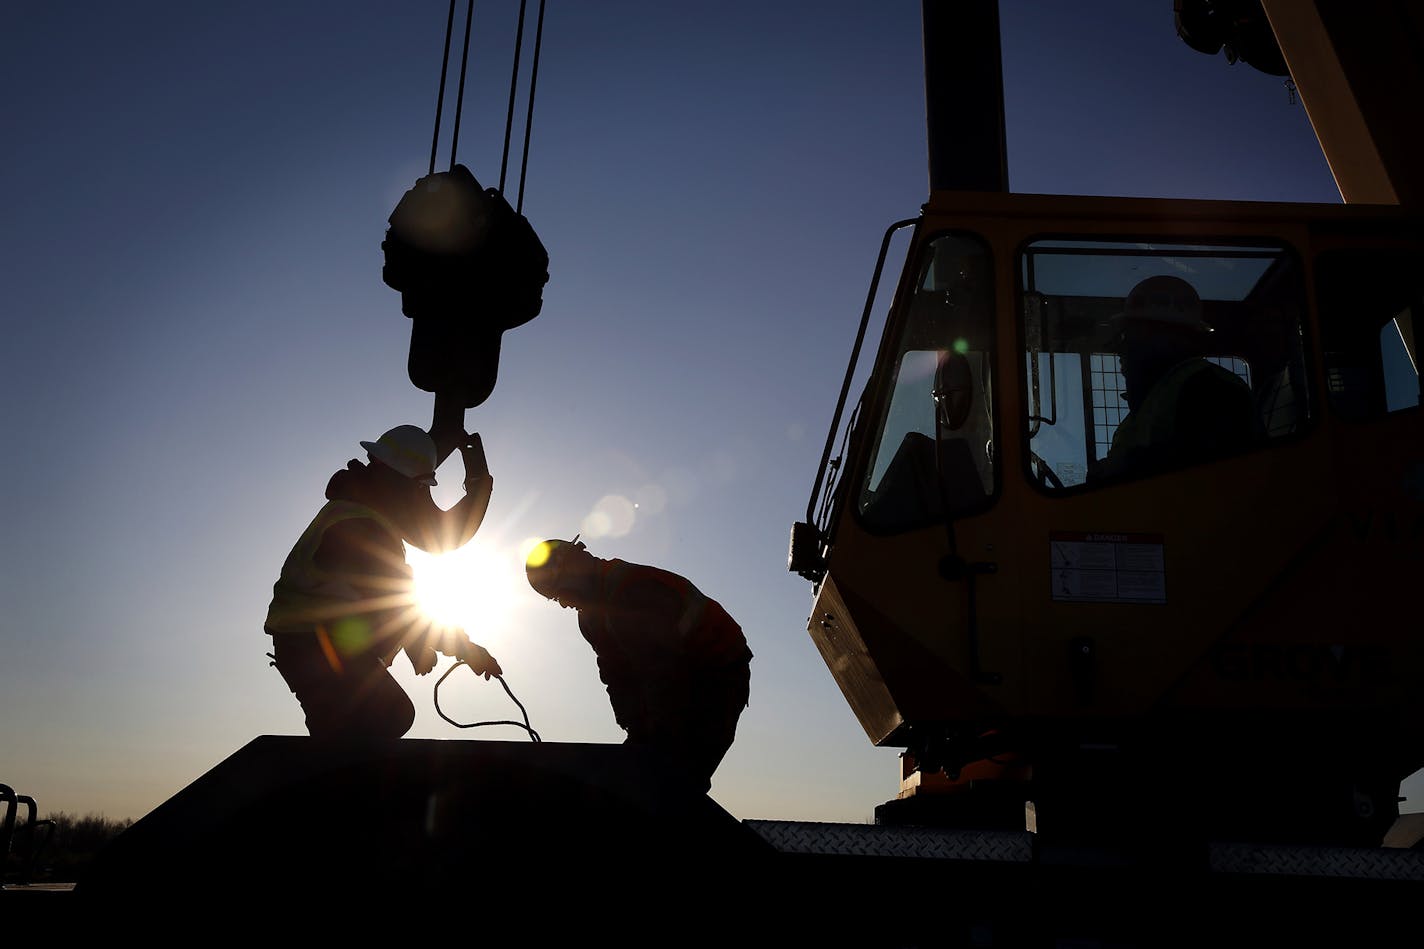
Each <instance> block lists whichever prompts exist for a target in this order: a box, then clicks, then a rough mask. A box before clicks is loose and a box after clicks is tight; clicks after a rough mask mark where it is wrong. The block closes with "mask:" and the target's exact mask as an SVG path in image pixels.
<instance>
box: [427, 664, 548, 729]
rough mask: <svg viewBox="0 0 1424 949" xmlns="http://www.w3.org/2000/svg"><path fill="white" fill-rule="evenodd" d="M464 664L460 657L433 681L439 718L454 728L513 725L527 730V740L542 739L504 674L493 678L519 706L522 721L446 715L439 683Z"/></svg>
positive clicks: (436, 710) (436, 711)
mask: <svg viewBox="0 0 1424 949" xmlns="http://www.w3.org/2000/svg"><path fill="white" fill-rule="evenodd" d="M466 665H469V663H467V662H465V661H464V660H463V659H461V660H460V661H459V662H457V663H455V664H454V665H453V666H451V667H450V668H449V669H446V670H445V674H444V675H442V676H441V677H440V678H439V679H438V680H437V681H436V683H435V713H436V714H437V715H439V716H440V717H441V718H443V719H445V721H447V722H449V723H450V724H451V725H454V726H455V727H456V728H482V727H484V726H486V725H513V726H514V727H515V728H522V729H524V730H525V731H526V732H528V733H529V740H530V741H535V742H539V741H543V740H544V739H542V738H540V737H539V733H538V732H536V731H535V730H534V729H533V727H531V726H530V724H529V712H528V711H527V710H526V709H525V708H524V703H523V702H521V701H519V699H517V698H515V697H514V691H513V690H512V689H510V687H509V683H508V682H505V681H504V676H495V678H496V679H498V680H499V684H500V685H502V686H504V691H505V693H506V694H508V696H509V698H510V699H511V700H512V701H513V702H514V704H515V705H518V706H519V711H520V714H522V715H523V716H524V721H523V722H515V721H510V720H508V719H504V720H501V721H490V722H457V721H455V720H454V719H453V718H451V717H450V716H448V715H446V714H445V712H444V710H442V709H441V708H440V685H441V683H443V682H444V681H445V680H446V679H448V678H450V673H452V672H454V671H455V670H456V669H458V668H460V667H461V666H466ZM472 668H473V667H472Z"/></svg>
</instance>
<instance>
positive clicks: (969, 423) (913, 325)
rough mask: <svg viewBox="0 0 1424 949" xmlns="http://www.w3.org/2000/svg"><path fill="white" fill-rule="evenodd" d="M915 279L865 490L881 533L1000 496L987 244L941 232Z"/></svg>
mask: <svg viewBox="0 0 1424 949" xmlns="http://www.w3.org/2000/svg"><path fill="white" fill-rule="evenodd" d="M918 274H919V277H918V279H917V281H916V283H915V286H914V290H913V293H912V295H911V296H910V298H909V300H908V301H907V302H906V303H905V304H904V306H905V308H906V310H907V311H908V312H907V313H906V316H905V318H904V319H903V320H902V321H901V323H900V330H899V335H898V337H897V338H896V339H894V340H893V341H892V343H891V345H893V346H894V356H893V361H892V363H891V370H890V376H891V380H892V381H891V390H890V394H889V398H888V399H886V401H885V403H884V405H885V407H884V409H883V413H882V415H881V417H880V419H879V422H878V427H877V429H876V431H877V435H876V438H875V442H874V446H873V450H872V451H873V453H872V456H871V460H870V464H869V465H868V466H867V468H866V477H865V480H864V482H863V484H862V486H861V491H860V512H861V515H862V517H863V519H864V521H865V523H866V524H867V525H868V526H870V527H872V528H874V529H878V530H881V531H901V530H909V529H912V528H916V527H922V526H925V525H928V524H933V523H939V522H942V521H943V519H944V518H945V516H946V514H948V515H949V516H955V515H960V514H964V513H967V512H970V511H973V510H975V509H980V508H983V507H985V506H987V504H988V501H989V498H990V496H991V495H992V494H993V492H994V423H993V418H994V416H993V385H992V381H993V380H992V346H991V340H992V338H993V332H992V321H991V314H992V312H993V298H992V270H991V267H990V258H989V251H988V248H987V246H986V245H985V244H984V243H983V241H982V240H980V239H979V238H978V237H975V236H973V235H968V234H946V235H942V236H940V237H937V238H935V239H934V240H933V241H931V242H930V244H929V246H928V247H927V248H926V251H925V253H924V256H923V259H922V260H921V261H920V263H919V270H918Z"/></svg>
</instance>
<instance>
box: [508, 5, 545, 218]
mask: <svg viewBox="0 0 1424 949" xmlns="http://www.w3.org/2000/svg"><path fill="white" fill-rule="evenodd" d="M544 3H545V0H539V19H538V22H537V24H536V25H535V27H534V62H533V64H532V66H531V68H530V71H529V112H528V113H527V114H526V115H525V117H524V155H523V157H522V158H521V159H520V161H519V200H518V201H517V202H516V203H515V205H514V211H515V213H516V214H523V213H524V176H525V174H526V173H527V172H528V170H529V138H530V133H531V130H532V129H533V127H534V90H535V89H536V88H538V85H539V51H540V49H542V48H543V44H544Z"/></svg>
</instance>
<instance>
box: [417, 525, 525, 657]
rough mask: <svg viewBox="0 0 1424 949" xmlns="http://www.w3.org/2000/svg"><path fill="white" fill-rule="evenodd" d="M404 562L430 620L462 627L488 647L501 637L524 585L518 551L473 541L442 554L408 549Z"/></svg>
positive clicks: (522, 566) (420, 604) (522, 567)
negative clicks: (407, 565) (413, 578)
mask: <svg viewBox="0 0 1424 949" xmlns="http://www.w3.org/2000/svg"><path fill="white" fill-rule="evenodd" d="M406 562H407V563H409V564H410V567H411V570H412V571H413V572H414V574H415V597H416V603H417V604H418V605H419V606H420V608H421V610H423V611H424V612H425V614H426V615H427V616H429V617H430V618H431V619H432V620H434V621H435V622H437V623H443V624H448V625H452V626H459V627H462V628H463V629H464V630H465V631H466V633H468V634H469V636H470V637H471V638H472V639H474V640H475V641H476V642H478V643H481V644H483V645H486V646H488V645H489V643H490V642H493V641H497V640H498V639H499V638H500V637H501V636H502V635H503V633H504V630H505V629H506V627H507V626H508V624H509V620H510V618H511V616H512V615H513V612H514V606H515V603H516V602H517V597H518V595H519V594H520V592H521V586H522V585H523V584H524V583H525V579H524V561H523V559H522V557H521V556H520V552H519V551H518V550H513V549H498V548H496V547H494V546H492V545H490V544H485V543H481V542H480V541H479V540H478V539H476V540H472V541H470V542H469V543H468V544H466V545H465V546H463V547H461V548H459V549H458V550H452V551H450V552H449V553H444V554H430V553H426V552H425V551H423V550H421V549H419V548H417V547H407V548H406Z"/></svg>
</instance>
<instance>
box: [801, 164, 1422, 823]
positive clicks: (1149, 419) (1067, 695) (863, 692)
mask: <svg viewBox="0 0 1424 949" xmlns="http://www.w3.org/2000/svg"><path fill="white" fill-rule="evenodd" d="M1184 288H1185V289H1184ZM1421 307H1424V230H1421V229H1420V227H1419V220H1418V219H1417V218H1415V217H1412V216H1410V215H1409V214H1408V213H1407V212H1405V211H1402V210H1400V209H1399V208H1390V207H1361V206H1358V205H1350V206H1335V205H1276V204H1260V203H1225V202H1196V201H1174V200H1157V199H1152V200H1147V199H1106V198H1096V197H1060V196H1040V195H1023V194H1010V193H964V192H936V193H935V194H934V195H933V196H932V197H931V200H930V201H929V202H928V203H927V204H926V205H925V207H924V209H923V213H922V215H921V217H920V218H919V219H918V221H917V222H916V223H915V226H914V231H913V237H912V239H911V247H910V250H909V255H908V257H907V263H906V268H905V271H904V273H903V275H902V276H901V278H900V281H899V284H898V286H897V288H896V291H895V293H894V298H893V303H892V306H891V310H890V313H889V315H888V317H887V320H886V323H885V327H884V331H883V334H882V336H881V339H880V344H879V350H878V352H877V354H876V356H875V361H874V364H873V368H872V370H871V374H870V377H869V382H868V384H867V386H866V388H865V390H864V392H863V394H862V395H861V397H860V399H859V402H858V404H857V405H856V406H855V409H854V411H853V412H852V415H851V421H850V423H849V426H848V432H847V435H846V442H845V449H844V452H843V457H841V458H838V459H836V460H835V461H833V462H831V464H830V465H829V466H828V470H829V471H830V473H831V474H832V476H833V480H832V481H830V482H828V483H827V485H826V489H825V496H824V497H820V496H819V495H820V482H819V481H818V487H817V492H816V493H817V495H818V496H816V497H813V498H812V503H811V506H810V508H809V509H808V513H810V512H812V511H814V510H815V509H816V507H817V504H818V501H820V502H822V503H821V514H820V515H819V517H817V519H816V521H815V523H814V525H809V524H808V525H800V526H799V528H798V531H797V532H795V533H794V534H793V537H794V538H795V541H794V542H793V549H792V564H791V566H792V569H793V570H797V571H798V572H801V573H802V574H803V575H806V576H807V577H808V578H810V579H812V580H813V581H814V582H815V600H814V606H813V609H812V612H811V615H810V618H809V623H808V629H809V632H810V634H811V637H812V639H813V640H814V642H815V644H816V646H817V648H818V650H819V651H820V653H821V655H822V657H823V658H824V659H825V662H826V664H827V666H828V668H829V669H830V671H831V673H832V675H833V676H834V677H835V679H836V681H837V683H838V684H839V685H840V687H841V689H842V691H843V693H844V694H845V697H846V699H847V700H848V702H849V704H850V705H851V707H852V709H853V710H854V712H855V714H856V716H857V718H858V719H859V721H860V723H861V725H862V727H863V728H864V729H865V732H866V734H867V736H868V737H869V738H870V740H871V741H872V742H874V743H876V744H878V745H885V746H892V747H903V748H905V749H906V756H905V762H906V764H905V772H904V774H903V776H902V777H903V781H902V790H901V793H900V796H899V798H897V800H896V801H892V802H888V803H887V805H885V806H884V807H883V808H882V811H883V812H884V813H883V814H881V816H882V818H890V819H893V816H894V815H895V814H908V815H910V816H909V817H908V818H907V819H911V820H914V821H922V820H929V821H931V822H933V821H935V820H936V819H937V815H951V817H950V818H949V820H951V821H952V820H964V819H967V818H968V817H972V815H973V813H974V811H975V805H973V804H968V805H966V804H965V803H964V802H966V801H970V800H972V797H971V795H970V794H969V793H968V792H969V790H970V788H969V787H968V786H969V785H974V784H976V783H977V784H979V785H981V786H989V785H990V784H991V783H992V782H988V781H983V780H978V781H965V780H963V777H962V776H963V775H965V774H971V775H973V774H982V772H976V771H975V770H974V769H975V767H976V765H975V764H974V763H975V762H978V763H979V764H980V765H982V764H983V762H985V761H990V762H995V763H998V764H1000V765H1002V764H1004V763H1005V762H1006V761H1012V763H1013V767H1012V768H1011V769H1009V770H1010V771H1012V773H1013V774H1014V775H1015V776H1017V777H1019V778H1023V779H1025V780H1022V781H1017V782H1014V786H1015V787H1016V788H1017V789H1018V790H1016V791H1014V792H1013V793H1012V794H1011V795H1010V797H1011V806H1010V808H1009V813H1013V809H1014V807H1015V806H1017V808H1018V810H1017V813H1018V814H1022V813H1023V807H1022V805H1023V803H1024V802H1029V801H1032V802H1034V804H1035V807H1036V812H1037V815H1038V818H1039V820H1040V821H1042V820H1044V819H1050V820H1051V816H1052V815H1053V814H1054V813H1069V812H1073V813H1082V812H1083V808H1082V807H1081V805H1082V804H1083V803H1084V801H1085V800H1088V799H1092V800H1094V801H1097V802H1100V803H1099V805H1098V810H1099V811H1102V810H1103V809H1104V808H1107V809H1114V813H1128V814H1132V813H1138V814H1139V815H1140V811H1134V809H1133V807H1132V806H1131V805H1130V802H1133V801H1141V800H1143V799H1150V800H1153V801H1154V802H1156V803H1154V805H1153V806H1154V807H1157V806H1169V807H1171V808H1173V809H1174V810H1176V811H1179V812H1181V813H1191V814H1192V815H1194V817H1193V820H1194V821H1196V822H1197V823H1198V824H1199V825H1200V828H1201V829H1202V830H1203V831H1204V832H1207V833H1211V834H1215V835H1217V836H1223V835H1224V836H1230V835H1232V834H1233V833H1243V834H1244V833H1250V834H1252V835H1253V836H1256V837H1261V836H1263V835H1264V836H1266V837H1273V836H1274V837H1278V838H1280V839H1292V840H1306V839H1309V840H1319V841H1323V842H1334V843H1378V840H1379V837H1380V835H1381V834H1383V832H1384V830H1385V829H1387V827H1388V826H1389V822H1390V821H1392V820H1393V816H1394V814H1395V813H1397V803H1396V801H1397V798H1396V796H1397V793H1398V786H1399V782H1400V780H1401V779H1402V778H1404V777H1406V776H1408V775H1409V774H1410V773H1411V772H1413V771H1414V770H1416V769H1417V768H1419V767H1420V766H1421V765H1424V740H1421V739H1424V688H1421V687H1424V638H1421V636H1420V635H1419V630H1420V622H1419V607H1418V603H1417V599H1416V596H1415V590H1416V586H1415V584H1417V583H1418V582H1419V581H1420V579H1421V576H1424V574H1421V567H1424V415H1421V412H1420V408H1419V396H1420V386H1419V374H1418V347H1417V335H1416V333H1417V331H1418V330H1419V329H1421V328H1424V327H1421V325H1420V324H1421V323H1424V318H1421V316H1420V313H1421ZM847 378H849V375H848V376H847ZM838 416H839V413H838ZM836 434H837V433H836V432H835V431H833V432H832V433H831V438H832V439H834V437H835V435H836ZM832 443H833V442H832V441H830V440H828V443H827V444H828V449H829V446H830V445H831V444H832ZM827 454H828V455H829V450H828V453H827ZM808 520H810V518H809V517H808ZM1004 756H1011V757H1008V758H1006V757H1004ZM966 768H967V769H968V770H967V771H966ZM956 779H959V780H956ZM935 789H938V790H940V791H942V792H943V793H941V794H938V795H935V794H932V793H931V792H932V791H933V790H935ZM1069 801H1071V802H1072V804H1073V806H1072V807H1070V806H1069V804H1068V802H1069ZM948 802H954V803H953V804H952V805H951V804H949V803H948ZM1102 802H1106V803H1102ZM1055 808H1058V809H1057V810H1055ZM1087 811H1088V812H1089V813H1092V812H1093V808H1088V809H1087Z"/></svg>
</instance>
